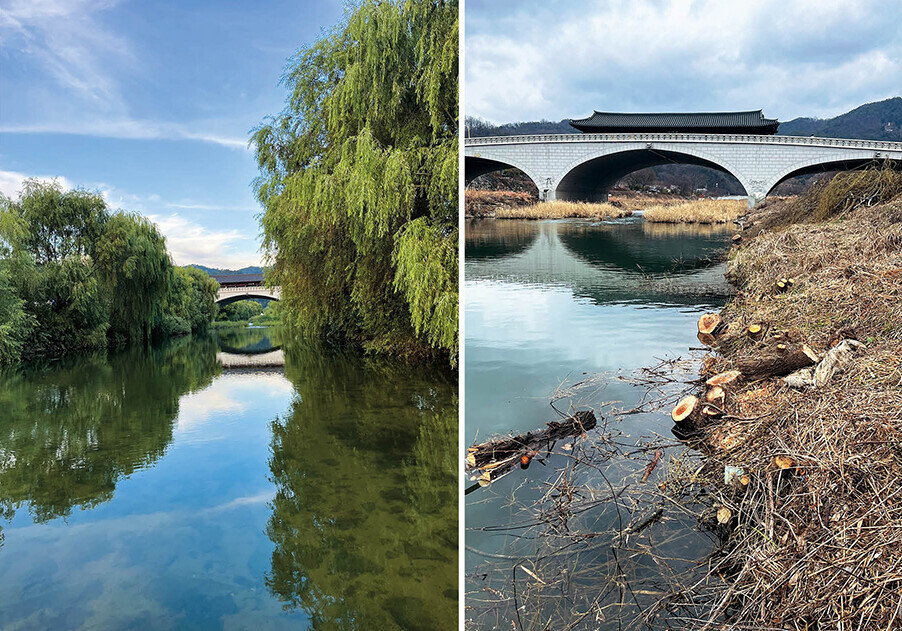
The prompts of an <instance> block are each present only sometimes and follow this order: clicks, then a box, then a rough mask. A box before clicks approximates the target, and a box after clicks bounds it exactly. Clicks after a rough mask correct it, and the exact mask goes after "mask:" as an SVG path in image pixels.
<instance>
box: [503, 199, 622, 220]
mask: <svg viewBox="0 0 902 631" xmlns="http://www.w3.org/2000/svg"><path fill="white" fill-rule="evenodd" d="M632 214H633V211H631V210H627V209H625V208H617V207H616V206H612V205H611V204H592V203H586V202H564V201H553V202H543V203H540V204H535V205H532V206H519V207H517V208H499V209H498V210H497V211H495V218H496V219H571V218H579V219H595V220H599V221H600V220H605V219H620V218H621V217H629V216H630V215H632Z"/></svg>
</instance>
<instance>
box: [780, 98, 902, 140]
mask: <svg viewBox="0 0 902 631" xmlns="http://www.w3.org/2000/svg"><path fill="white" fill-rule="evenodd" d="M777 133H778V134H781V135H784V136H821V137H824V138H859V139H862V140H893V141H896V142H900V141H902V96H897V97H895V98H892V99H887V100H885V101H878V102H876V103H867V104H865V105H862V106H860V107H856V108H855V109H854V110H852V111H851V112H846V113H845V114H841V115H840V116H836V117H834V118H824V119H819V118H795V119H793V120H791V121H787V122H785V123H780V129H779V130H777Z"/></svg>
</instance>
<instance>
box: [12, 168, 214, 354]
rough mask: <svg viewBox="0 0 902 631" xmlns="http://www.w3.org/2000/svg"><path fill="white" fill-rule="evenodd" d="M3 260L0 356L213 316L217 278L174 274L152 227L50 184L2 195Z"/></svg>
mask: <svg viewBox="0 0 902 631" xmlns="http://www.w3.org/2000/svg"><path fill="white" fill-rule="evenodd" d="M0 257H2V260H0V290H2V291H3V294H4V296H3V297H2V298H0V315H3V316H4V318H3V324H2V325H0V362H4V363H5V362H11V361H16V360H19V359H22V358H30V357H39V356H51V357H58V356H61V355H63V354H65V353H69V352H73V351H81V350H88V349H94V348H102V347H104V346H106V345H107V344H109V343H121V342H131V341H143V342H147V341H149V339H150V336H151V331H152V330H154V329H155V330H156V331H157V332H164V333H166V332H169V333H170V334H177V333H180V332H183V331H184V330H185V323H187V325H188V327H189V330H203V329H205V328H206V326H207V324H208V323H209V322H210V321H211V320H212V318H213V314H214V312H215V304H214V301H215V297H216V292H217V289H218V285H217V284H216V282H215V281H213V280H212V279H210V278H209V277H208V276H207V275H206V274H204V273H203V272H201V271H200V270H192V271H174V270H173V267H172V263H171V261H170V258H169V253H168V252H167V250H166V242H165V239H164V238H163V236H162V235H161V234H160V233H159V231H158V230H157V228H156V226H154V224H153V223H151V222H150V221H149V220H148V219H146V218H144V217H141V216H139V215H135V214H132V213H126V212H116V213H110V211H109V209H108V208H107V206H106V203H105V202H104V200H103V198H102V197H101V196H100V195H96V194H92V193H88V192H85V191H81V190H73V191H67V192H64V191H63V190H62V188H61V187H60V186H59V185H58V184H56V183H53V184H47V183H41V182H38V181H36V180H28V181H26V183H25V186H24V189H23V192H22V195H21V196H20V198H19V199H18V200H17V201H11V200H9V199H7V198H5V197H0ZM176 280H178V281H179V282H175V281H176ZM173 292H177V293H173ZM26 340H27V344H26Z"/></svg>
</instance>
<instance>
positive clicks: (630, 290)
mask: <svg viewBox="0 0 902 631" xmlns="http://www.w3.org/2000/svg"><path fill="white" fill-rule="evenodd" d="M507 224H520V225H519V228H518V227H516V226H508V225H507ZM731 235H732V231H731V229H730V227H729V226H723V227H711V226H708V227H698V226H695V227H689V226H661V225H655V224H646V223H645V222H644V221H642V220H640V219H632V220H624V221H618V222H610V223H586V222H578V223H577V222H548V221H545V222H529V223H527V222H523V221H516V220H481V221H476V222H472V224H468V226H467V235H466V243H467V265H466V279H467V280H468V281H473V280H487V281H498V282H515V283H528V284H534V285H548V286H561V285H565V286H567V287H568V288H570V289H571V290H573V291H574V293H576V294H577V295H579V296H583V297H586V298H589V299H591V300H593V301H595V302H597V303H611V302H635V301H639V300H641V301H644V302H651V303H669V304H685V305H695V304H698V301H699V297H704V296H710V297H711V298H712V299H713V298H720V297H723V296H726V295H729V294H730V293H731V292H732V289H731V287H730V286H729V284H728V283H727V282H726V281H725V279H724V278H723V266H722V264H721V262H722V260H723V254H724V252H725V251H726V249H727V247H728V245H729V240H730V237H731ZM471 240H473V241H475V242H477V244H478V247H476V248H473V249H475V251H476V252H477V256H475V257H471V247H470V241H471ZM483 249H484V250H488V251H494V252H495V253H496V255H495V256H492V257H480V256H479V255H478V254H479V252H480V250H483ZM501 252H506V254H501Z"/></svg>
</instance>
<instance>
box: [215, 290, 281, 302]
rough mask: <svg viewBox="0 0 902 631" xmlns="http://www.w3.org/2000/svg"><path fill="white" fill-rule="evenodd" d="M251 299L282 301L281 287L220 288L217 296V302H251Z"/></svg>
mask: <svg viewBox="0 0 902 631" xmlns="http://www.w3.org/2000/svg"><path fill="white" fill-rule="evenodd" d="M251 298H265V299H267V300H281V299H282V288H281V287H220V288H219V293H218V294H217V296H216V302H217V303H220V302H223V301H225V300H229V301H237V300H249V299H251Z"/></svg>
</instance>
